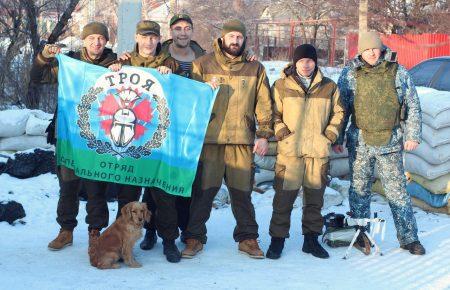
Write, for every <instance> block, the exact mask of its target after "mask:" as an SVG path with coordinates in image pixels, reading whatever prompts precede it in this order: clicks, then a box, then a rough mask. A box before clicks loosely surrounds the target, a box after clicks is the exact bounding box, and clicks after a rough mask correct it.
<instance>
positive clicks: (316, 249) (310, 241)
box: [302, 234, 330, 259]
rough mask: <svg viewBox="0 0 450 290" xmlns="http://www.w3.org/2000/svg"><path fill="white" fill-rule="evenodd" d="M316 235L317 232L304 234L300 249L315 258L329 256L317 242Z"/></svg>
mask: <svg viewBox="0 0 450 290" xmlns="http://www.w3.org/2000/svg"><path fill="white" fill-rule="evenodd" d="M318 236H319V235H318V234H305V235H304V238H305V239H304V241H303V248H302V251H303V252H305V253H308V254H312V255H313V256H314V257H317V258H321V259H326V258H329V257H330V255H328V252H327V251H326V250H325V249H324V248H323V247H322V246H321V245H320V244H319V241H318V240H317V238H318Z"/></svg>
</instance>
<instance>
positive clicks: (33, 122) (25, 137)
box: [0, 109, 52, 152]
mask: <svg viewBox="0 0 450 290" xmlns="http://www.w3.org/2000/svg"><path fill="white" fill-rule="evenodd" d="M51 118H52V115H50V114H47V113H44V112H42V111H40V110H28V109H23V110H5V111H0V151H13V152H15V151H24V150H29V149H32V148H45V149H48V148H50V147H51V145H49V144H47V137H46V133H45V130H46V128H47V126H48V124H49V123H50V120H51Z"/></svg>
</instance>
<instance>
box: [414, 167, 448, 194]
mask: <svg viewBox="0 0 450 290" xmlns="http://www.w3.org/2000/svg"><path fill="white" fill-rule="evenodd" d="M408 175H409V178H410V179H411V180H413V181H415V182H417V183H418V184H420V185H421V186H423V187H424V188H426V189H427V190H428V191H430V192H431V193H434V194H446V193H448V192H450V173H448V174H445V175H442V176H440V177H438V178H436V179H432V180H428V179H426V178H424V177H422V176H420V175H418V174H414V173H410V172H409V173H408Z"/></svg>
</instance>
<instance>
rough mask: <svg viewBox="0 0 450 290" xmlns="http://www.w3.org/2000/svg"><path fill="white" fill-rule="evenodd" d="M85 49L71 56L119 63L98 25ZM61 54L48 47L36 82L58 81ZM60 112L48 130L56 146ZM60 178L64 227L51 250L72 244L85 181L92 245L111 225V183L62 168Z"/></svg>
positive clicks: (88, 32)
mask: <svg viewBox="0 0 450 290" xmlns="http://www.w3.org/2000/svg"><path fill="white" fill-rule="evenodd" d="M81 39H82V40H83V48H82V49H81V50H80V51H77V52H73V51H70V52H69V53H68V56H70V57H73V58H75V59H79V60H81V61H84V62H87V63H92V64H95V65H100V66H104V67H108V66H109V65H111V64H112V63H113V62H115V61H116V59H117V56H116V54H115V53H113V52H112V50H111V49H109V48H105V45H106V43H107V42H108V39H109V34H108V28H107V27H106V26H105V25H104V24H102V23H98V22H92V23H89V24H87V25H86V26H85V27H84V28H83V31H82V33H81ZM59 52H60V48H59V47H58V46H56V45H50V44H47V45H45V47H44V49H43V51H42V52H40V53H39V54H38V55H37V57H36V59H35V61H34V63H33V66H32V68H31V73H30V74H31V79H32V81H33V82H35V83H41V84H45V83H47V84H49V83H57V82H58V61H57V60H56V59H55V55H56V54H57V53H59ZM56 118H57V117H56V113H55V116H54V118H53V121H52V123H51V124H50V126H49V128H48V129H47V131H48V135H49V137H50V138H48V139H49V141H50V142H52V143H53V144H55V142H56V140H55V139H54V136H55V127H56V125H55V122H56ZM57 176H58V180H59V186H60V195H59V200H58V209H57V218H56V221H57V222H58V224H59V225H60V226H61V229H60V232H59V234H58V236H57V237H56V238H55V239H54V240H53V241H51V242H50V243H49V245H48V248H49V249H50V250H61V249H63V248H64V247H66V246H70V245H72V241H73V234H72V233H73V229H74V228H75V227H76V225H77V219H76V217H77V215H78V208H79V200H78V192H79V190H80V187H81V182H83V184H84V188H85V189H86V191H87V199H88V201H87V204H86V211H87V215H86V223H87V224H88V225H89V228H88V229H89V245H91V243H92V241H93V240H94V239H95V238H97V237H98V236H99V234H100V230H101V229H102V228H104V227H106V226H108V219H109V218H108V206H107V203H106V197H105V191H106V186H107V184H108V183H107V182H100V181H94V180H88V179H80V178H79V177H77V176H76V175H75V174H74V171H73V170H72V169H69V168H67V167H64V166H58V168H57Z"/></svg>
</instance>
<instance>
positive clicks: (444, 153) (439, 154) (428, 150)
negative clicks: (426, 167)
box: [408, 141, 450, 165]
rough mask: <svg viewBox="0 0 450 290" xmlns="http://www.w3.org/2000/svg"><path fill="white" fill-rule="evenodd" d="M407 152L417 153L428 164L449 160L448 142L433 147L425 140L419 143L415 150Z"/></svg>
mask: <svg viewBox="0 0 450 290" xmlns="http://www.w3.org/2000/svg"><path fill="white" fill-rule="evenodd" d="M408 153H411V154H414V155H417V156H419V157H420V158H422V159H423V160H425V161H426V162H428V163H430V164H435V165H439V164H442V163H445V162H447V161H449V160H450V144H444V145H441V146H437V147H434V148H433V147H431V146H430V145H429V144H428V143H427V142H426V141H425V142H422V143H420V144H419V146H418V147H417V149H416V150H414V151H410V152H408Z"/></svg>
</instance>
